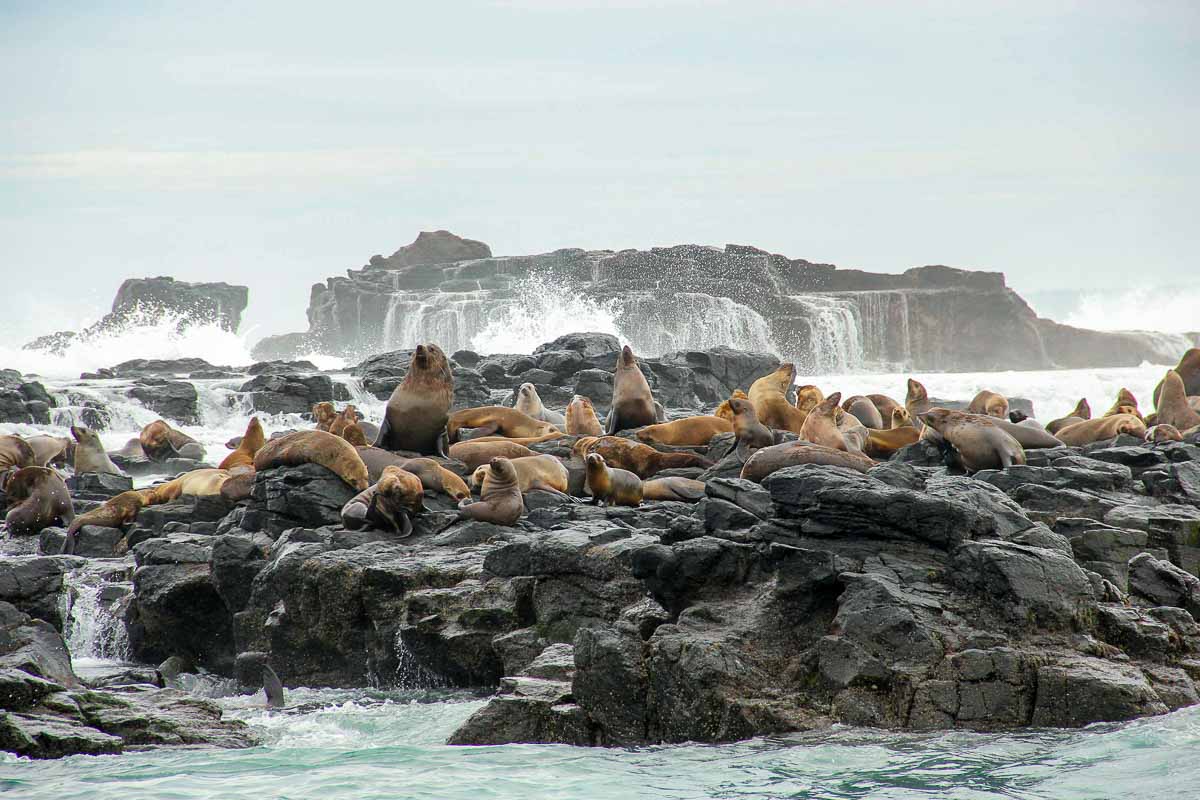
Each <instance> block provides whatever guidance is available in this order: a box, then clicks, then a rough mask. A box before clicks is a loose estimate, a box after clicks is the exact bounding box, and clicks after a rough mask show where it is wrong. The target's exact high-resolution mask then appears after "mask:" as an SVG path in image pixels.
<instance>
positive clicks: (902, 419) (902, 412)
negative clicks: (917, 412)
mask: <svg viewBox="0 0 1200 800" xmlns="http://www.w3.org/2000/svg"><path fill="white" fill-rule="evenodd" d="M888 427H889V428H891V429H892V430H895V429H896V428H915V427H916V426H915V425H913V421H912V417H910V416H909V415H908V409H907V408H905V407H904V406H896V407H895V408H893V409H892V413H891V415H890V424H889V425H888Z"/></svg>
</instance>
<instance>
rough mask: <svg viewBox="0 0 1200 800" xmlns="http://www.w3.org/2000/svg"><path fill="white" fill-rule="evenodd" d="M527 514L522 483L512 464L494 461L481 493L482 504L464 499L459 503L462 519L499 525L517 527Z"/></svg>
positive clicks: (491, 462)
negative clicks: (523, 515) (518, 522)
mask: <svg viewBox="0 0 1200 800" xmlns="http://www.w3.org/2000/svg"><path fill="white" fill-rule="evenodd" d="M524 513H525V500H524V499H523V498H522V497H521V483H520V480H519V479H518V478H517V471H516V469H515V468H514V467H513V463H512V461H510V460H508V459H507V458H501V457H497V458H493V459H492V460H491V461H490V462H489V463H488V471H487V474H486V475H485V476H484V478H483V486H482V487H481V489H480V492H479V501H478V502H475V503H472V502H471V501H469V500H464V501H463V502H462V503H460V504H459V507H458V515H459V518H460V519H477V520H482V521H483V522H491V523H493V524H496V525H515V524H516V523H517V520H519V519H520V518H521V515H522V514H524Z"/></svg>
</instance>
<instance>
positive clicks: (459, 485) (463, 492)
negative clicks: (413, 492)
mask: <svg viewBox="0 0 1200 800" xmlns="http://www.w3.org/2000/svg"><path fill="white" fill-rule="evenodd" d="M384 452H387V451H386V450H385V451H384ZM359 455H362V451H361V450H360V451H359ZM364 461H365V459H364ZM396 466H398V467H400V469H402V470H404V471H406V472H411V473H412V474H413V475H416V476H417V477H418V478H419V479H420V480H421V486H423V487H425V489H426V490H427V491H430V492H439V493H441V494H444V495H447V496H448V497H450V498H451V499H452V500H465V499H466V498H468V497H470V496H471V490H470V489H468V488H467V482H466V481H464V480H463V479H462V478H461V477H459V476H458V475H457V474H456V473H453V472H451V471H450V470H448V469H446V468H445V467H443V466H442V465H441V464H439V463H438V462H436V461H434V460H433V459H432V458H408V459H404V460H403V461H401V462H400V463H399V464H397V465H396ZM369 469H370V467H368V470H369ZM381 474H382V473H381Z"/></svg>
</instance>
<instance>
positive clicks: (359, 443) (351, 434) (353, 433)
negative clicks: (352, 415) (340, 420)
mask: <svg viewBox="0 0 1200 800" xmlns="http://www.w3.org/2000/svg"><path fill="white" fill-rule="evenodd" d="M342 438H343V439H345V440H346V441H347V442H349V443H350V444H352V445H354V446H355V447H369V446H370V444H371V443H370V442H369V441H368V440H367V434H366V431H364V430H363V427H362V424H361V423H358V422H351V423H350V424H348V425H346V426H345V427H344V428H342Z"/></svg>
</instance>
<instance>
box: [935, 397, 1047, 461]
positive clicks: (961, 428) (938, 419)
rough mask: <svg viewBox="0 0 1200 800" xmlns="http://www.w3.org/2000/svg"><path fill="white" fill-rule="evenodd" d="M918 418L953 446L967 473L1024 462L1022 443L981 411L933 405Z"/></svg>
mask: <svg viewBox="0 0 1200 800" xmlns="http://www.w3.org/2000/svg"><path fill="white" fill-rule="evenodd" d="M921 421H922V422H924V423H925V424H926V425H928V426H929V427H930V428H933V429H934V430H935V431H937V432H938V434H939V435H940V436H941V437H942V438H943V439H945V440H946V441H947V442H949V443H950V445H951V446H953V447H954V449H955V450H956V451H957V452H958V455H959V458H960V460H961V461H962V465H963V467H964V468H966V470H967V471H968V472H978V471H979V470H981V469H1003V468H1004V467H1009V466H1012V465H1013V464H1024V463H1025V450H1024V449H1023V448H1022V447H1021V443H1020V442H1018V441H1017V440H1016V439H1014V438H1013V437H1012V436H1011V435H1010V434H1009V433H1008V432H1007V431H1005V430H1004V429H1003V428H1001V427H1000V425H998V424H997V423H998V422H999V420H996V419H993V418H991V417H987V416H984V415H982V414H966V413H963V412H962V411H949V410H947V409H945V408H933V409H930V410H928V411H925V412H923V413H922V414H921ZM1005 422H1007V420H1005ZM1008 424H1010V425H1011V424H1012V423H1008Z"/></svg>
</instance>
